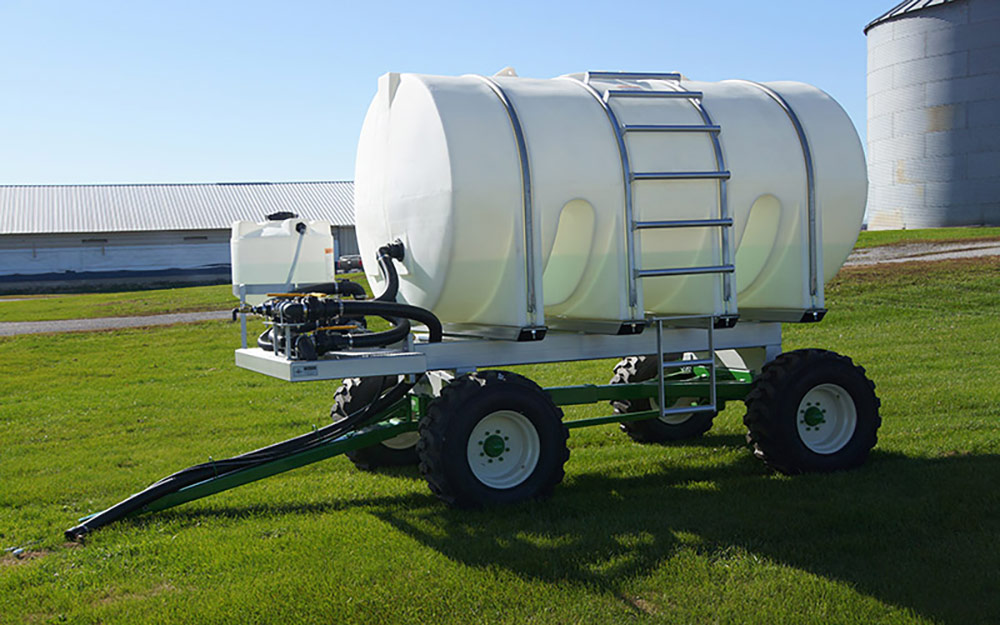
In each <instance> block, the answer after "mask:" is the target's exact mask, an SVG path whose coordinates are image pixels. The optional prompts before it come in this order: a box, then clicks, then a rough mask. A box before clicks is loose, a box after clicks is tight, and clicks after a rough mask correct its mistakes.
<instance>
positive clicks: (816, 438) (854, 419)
mask: <svg viewBox="0 0 1000 625" xmlns="http://www.w3.org/2000/svg"><path fill="white" fill-rule="evenodd" d="M795 422H796V425H797V426H798V431H799V438H800V439H801V440H802V443H803V444H805V446H806V447H808V448H809V449H810V451H814V452H816V453H817V454H833V453H837V452H838V451H840V450H841V449H843V448H844V446H845V445H847V443H848V442H849V441H850V440H851V437H853V436H854V430H855V429H856V428H857V425H858V410H857V408H855V406H854V400H853V399H852V398H851V394H850V393H848V392H847V391H846V390H844V388H843V387H841V386H838V385H836V384H820V385H819V386H814V387H813V388H812V389H810V390H809V392H808V393H806V394H805V397H803V398H802V401H800V402H799V409H798V412H796V414H795Z"/></svg>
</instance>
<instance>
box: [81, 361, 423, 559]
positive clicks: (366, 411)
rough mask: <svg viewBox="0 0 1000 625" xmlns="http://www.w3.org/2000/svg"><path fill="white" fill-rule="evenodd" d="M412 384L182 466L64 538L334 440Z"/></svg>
mask: <svg viewBox="0 0 1000 625" xmlns="http://www.w3.org/2000/svg"><path fill="white" fill-rule="evenodd" d="M413 386H414V383H413V382H406V381H404V382H400V383H399V384H397V385H396V386H394V387H393V388H391V389H390V390H389V391H388V392H387V393H384V394H383V395H381V396H380V397H379V398H377V399H376V400H375V401H373V402H372V403H370V404H368V406H366V407H365V408H362V409H359V410H358V411H356V412H354V413H353V414H351V415H348V417H347V418H346V419H343V420H341V421H338V422H337V423H333V424H331V425H327V426H325V427H322V428H319V429H318V430H315V431H312V432H308V433H306V434H302V435H300V436H296V437H294V438H290V439H288V440H286V441H282V442H280V443H275V444H273V445H269V446H267V447H262V448H260V449H257V450H254V451H251V452H247V453H245V454H240V455H239V456H233V457H232V458H226V459H224V460H219V461H216V462H206V463H202V464H197V465H194V466H192V467H188V468H187V469H183V470H181V471H178V472H177V473H174V474H172V475H169V476H167V477H165V478H163V479H161V480H159V481H157V482H155V483H153V484H152V485H150V486H149V487H147V488H146V489H145V490H143V491H140V492H138V493H136V494H134V495H132V496H131V497H129V498H128V499H125V500H124V501H122V502H119V503H117V504H115V505H113V506H111V507H110V508H108V509H107V510H104V511H102V512H98V513H97V514H95V515H94V516H92V517H90V518H88V519H87V520H85V521H84V522H83V523H80V524H79V525H75V526H73V527H71V528H69V529H68V530H66V532H65V535H66V538H67V539H68V540H72V541H78V540H80V539H82V538H83V537H84V536H85V535H86V534H88V533H90V532H92V531H94V530H96V529H98V528H100V527H103V526H105V525H108V524H109V523H113V522H115V521H117V520H119V519H122V518H124V517H125V516H128V515H129V514H131V513H133V512H135V511H137V510H140V509H141V508H142V507H144V506H147V505H149V504H151V503H153V502H154V501H156V500H157V499H160V498H162V497H164V496H166V495H169V494H171V493H175V492H177V491H179V490H181V489H183V488H185V487H187V486H191V485H194V484H197V483H199V482H203V481H205V480H207V479H210V478H213V477H218V476H220V475H224V474H226V473H231V472H233V471H239V470H244V469H249V468H252V467H255V466H258V465H261V464H265V463H268V462H273V461H275V460H280V459H281V458H285V457H288V456H290V455H292V454H296V453H300V452H303V451H306V450H309V449H312V448H315V447H318V446H320V445H323V444H325V443H328V442H330V441H331V440H335V439H337V438H339V437H340V436H342V435H344V434H345V433H347V432H348V431H350V430H352V429H354V428H355V427H356V426H358V425H363V424H364V423H365V422H366V421H368V420H369V419H370V418H372V417H373V416H375V415H377V414H378V413H379V412H382V411H383V410H385V409H387V408H389V407H390V406H391V405H392V404H393V403H395V402H397V401H399V400H400V399H402V398H403V397H404V396H405V395H406V393H408V392H409V391H410V389H412V388H413Z"/></svg>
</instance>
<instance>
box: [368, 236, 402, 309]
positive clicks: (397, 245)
mask: <svg viewBox="0 0 1000 625" xmlns="http://www.w3.org/2000/svg"><path fill="white" fill-rule="evenodd" d="M403 255H404V250H403V243H402V241H398V240H397V241H394V242H392V243H388V244H386V245H383V246H382V247H380V248H378V257H377V260H378V266H379V269H380V270H381V271H382V277H383V278H385V279H386V282H388V284H387V285H386V287H385V291H383V292H382V294H381V295H379V296H378V297H376V298H374V301H376V302H395V301H396V294H397V293H399V275H398V274H397V273H396V266H395V265H394V264H393V262H392V260H393V259H396V260H403Z"/></svg>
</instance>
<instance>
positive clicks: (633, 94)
mask: <svg viewBox="0 0 1000 625" xmlns="http://www.w3.org/2000/svg"><path fill="white" fill-rule="evenodd" d="M595 79H597V80H601V79H607V80H650V79H658V80H668V81H672V82H676V83H679V82H680V80H681V75H680V74H677V73H655V72H587V73H586V74H585V75H584V80H583V84H584V86H586V87H588V89H590V90H591V93H593V94H594V95H595V96H598V97H599V98H600V99H601V103H602V105H603V106H604V110H605V112H606V113H607V115H608V118H609V119H610V121H611V124H612V126H613V128H614V131H615V135H616V137H617V140H618V149H619V152H620V154H621V159H622V169H623V174H624V178H625V221H626V223H627V224H628V227H626V228H625V245H626V255H627V263H628V282H629V284H628V287H629V306H630V307H631V308H632V310H633V316H635V315H636V314H637V313H642V312H643V311H638V310H636V308H637V306H638V280H639V279H642V278H654V277H661V276H684V275H697V274H719V275H720V276H721V278H722V297H723V304H724V315H727V316H728V315H731V314H732V313H733V306H732V303H733V302H732V299H733V289H732V274H733V272H734V271H735V266H734V265H733V262H732V258H731V256H732V250H731V245H730V236H729V228H731V227H732V225H733V218H732V217H731V216H730V215H729V206H728V202H727V199H726V181H727V180H729V178H730V173H729V171H728V170H727V169H726V164H725V158H724V157H723V154H722V146H721V144H720V143H719V133H720V132H721V130H722V128H721V127H720V126H718V125H716V124H714V123H713V122H712V118H711V117H710V116H709V114H708V111H706V110H705V107H704V106H703V105H702V103H701V98H702V93H701V92H699V91H685V90H681V89H680V85H679V84H678V89H677V90H669V91H656V90H643V89H608V90H606V91H604V93H603V95H599V94H598V92H597V91H596V90H594V88H593V86H592V85H591V84H590V83H591V80H595ZM617 98H670V99H684V100H688V101H690V102H691V104H692V105H693V106H694V107H695V109H696V110H697V111H698V113H699V114H700V116H701V118H702V121H703V123H702V124H693V125H688V124H626V123H622V122H621V121H619V119H618V116H617V115H616V114H615V112H614V110H613V109H612V108H611V100H612V99H617ZM642 132H656V133H659V132H697V133H707V134H709V136H710V137H711V139H712V147H713V149H714V152H715V161H716V170H715V171H646V172H636V171H632V168H631V165H630V156H629V151H628V144H627V143H626V141H625V135H626V134H628V133H642ZM658 180H659V181H675V180H718V183H719V195H718V198H719V210H718V216H717V217H715V218H710V219H672V220H660V221H636V220H635V217H634V209H633V201H632V197H633V193H632V185H634V184H635V183H637V182H645V181H658ZM668 228H719V232H720V234H719V243H720V249H721V264H719V265H706V266H700V267H665V268H658V269H652V268H651V269H643V268H641V267H638V266H637V260H636V257H637V252H636V234H635V233H636V232H637V231H639V230H653V229H668ZM713 376H714V372H713ZM661 377H662V375H661ZM712 403H713V404H714V403H715V402H714V401H713V402H712Z"/></svg>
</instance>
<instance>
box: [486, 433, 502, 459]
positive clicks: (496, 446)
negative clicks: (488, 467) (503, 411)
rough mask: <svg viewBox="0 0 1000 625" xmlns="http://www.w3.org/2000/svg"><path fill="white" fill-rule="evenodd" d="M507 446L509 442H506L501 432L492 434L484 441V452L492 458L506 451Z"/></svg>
mask: <svg viewBox="0 0 1000 625" xmlns="http://www.w3.org/2000/svg"><path fill="white" fill-rule="evenodd" d="M506 448H507V443H505V442H504V440H503V437H502V436H500V435H499V434H490V435H489V436H487V437H486V440H485V441H483V453H485V454H486V455H487V456H489V457H490V458H496V457H497V456H499V455H500V454H502V453H503V452H504V450H505V449H506Z"/></svg>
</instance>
